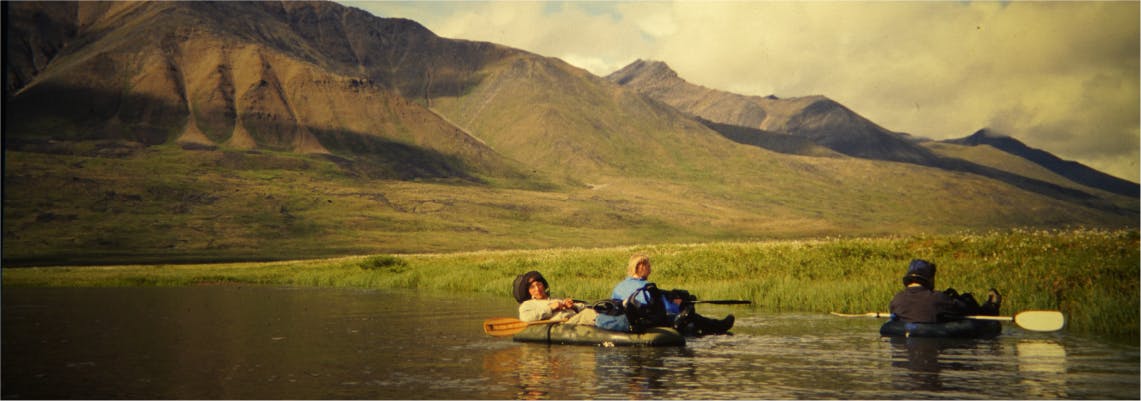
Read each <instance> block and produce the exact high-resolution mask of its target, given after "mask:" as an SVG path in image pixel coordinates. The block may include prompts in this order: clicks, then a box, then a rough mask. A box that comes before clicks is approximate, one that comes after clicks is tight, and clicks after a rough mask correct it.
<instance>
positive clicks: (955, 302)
mask: <svg viewBox="0 0 1141 401" xmlns="http://www.w3.org/2000/svg"><path fill="white" fill-rule="evenodd" d="M979 312H980V310H979V305H978V303H977V302H975V303H974V305H970V304H969V303H967V302H964V301H963V300H961V299H958V298H954V297H952V296H950V295H947V294H944V293H942V292H937V291H932V290H928V289H926V288H924V287H920V286H916V287H907V288H905V289H904V290H903V291H900V292H899V293H897V294H895V297H894V298H892V299H891V313H892V314H893V315H895V316H896V317H897V318H898V319H900V320H903V321H905V322H909V323H937V322H944V321H948V320H955V319H956V317H957V316H966V315H973V314H978V313H979Z"/></svg>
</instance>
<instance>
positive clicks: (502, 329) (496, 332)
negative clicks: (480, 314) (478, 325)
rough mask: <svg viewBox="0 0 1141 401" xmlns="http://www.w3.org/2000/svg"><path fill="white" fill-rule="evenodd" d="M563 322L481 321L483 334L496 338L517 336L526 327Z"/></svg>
mask: <svg viewBox="0 0 1141 401" xmlns="http://www.w3.org/2000/svg"><path fill="white" fill-rule="evenodd" d="M565 321H566V319H555V320H536V321H533V322H524V321H522V320H519V319H516V318H513V317H493V318H491V319H487V320H484V321H483V332H484V333H487V334H488V335H492V336H496V337H506V336H510V335H515V334H518V333H519V332H521V331H523V330H525V329H527V326H531V325H536V324H549V323H561V322H565Z"/></svg>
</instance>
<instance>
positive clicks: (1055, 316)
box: [1014, 310, 1066, 331]
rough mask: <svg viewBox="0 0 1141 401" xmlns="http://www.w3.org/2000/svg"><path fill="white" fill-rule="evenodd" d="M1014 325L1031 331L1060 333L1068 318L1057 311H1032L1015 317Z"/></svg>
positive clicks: (1020, 313)
mask: <svg viewBox="0 0 1141 401" xmlns="http://www.w3.org/2000/svg"><path fill="white" fill-rule="evenodd" d="M1014 324H1017V325H1018V327H1021V328H1024V329H1026V330H1030V331H1058V330H1061V329H1062V327H1063V326H1065V325H1066V317H1065V316H1062V312H1058V311H1056V310H1031V311H1023V312H1019V313H1018V314H1017V315H1014Z"/></svg>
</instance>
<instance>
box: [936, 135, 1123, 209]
mask: <svg viewBox="0 0 1141 401" xmlns="http://www.w3.org/2000/svg"><path fill="white" fill-rule="evenodd" d="M943 142H946V143H953V144H958V145H964V146H979V145H990V146H992V147H994V148H996V149H999V150H1002V151H1004V152H1007V153H1010V154H1012V155H1015V156H1018V157H1021V158H1024V159H1026V160H1029V161H1031V162H1034V163H1035V164H1038V165H1040V166H1042V167H1045V168H1046V169H1047V170H1050V171H1052V172H1054V173H1057V174H1058V175H1060V176H1062V177H1065V178H1067V179H1069V180H1072V181H1074V182H1076V183H1079V184H1082V185H1085V186H1088V187H1092V188H1098V189H1101V190H1104V191H1109V192H1112V193H1115V194H1118V195H1124V196H1129V197H1138V196H1141V186H1139V185H1138V184H1137V183H1135V182H1130V181H1128V180H1123V179H1120V178H1117V177H1114V176H1112V175H1109V174H1106V173H1103V172H1100V171H1097V170H1095V169H1092V168H1090V167H1088V166H1086V165H1084V164H1081V163H1078V162H1074V161H1069V160H1062V159H1061V158H1059V157H1057V156H1054V155H1053V154H1051V153H1050V152H1047V151H1044V150H1041V149H1034V148H1031V147H1029V146H1026V144H1024V143H1022V142H1021V141H1019V140H1017V139H1014V138H1012V137H1009V136H1006V135H1002V134H998V133H995V132H994V131H991V130H988V129H981V130H978V131H977V132H975V133H974V134H971V135H970V136H967V137H964V138H960V139H950V140H946V141H943Z"/></svg>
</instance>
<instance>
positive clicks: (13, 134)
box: [3, 2, 1137, 263]
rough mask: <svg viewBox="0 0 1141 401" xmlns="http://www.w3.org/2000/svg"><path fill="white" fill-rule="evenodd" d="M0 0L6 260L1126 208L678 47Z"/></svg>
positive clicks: (333, 10)
mask: <svg viewBox="0 0 1141 401" xmlns="http://www.w3.org/2000/svg"><path fill="white" fill-rule="evenodd" d="M3 7H4V10H5V11H6V13H7V20H6V22H7V24H6V25H5V29H6V30H7V32H6V35H5V40H6V41H7V45H8V46H7V53H6V55H5V56H6V57H5V60H6V62H7V63H8V67H9V68H8V69H7V70H6V77H5V88H6V89H7V91H6V97H5V99H4V101H5V111H6V112H7V114H6V120H5V124H6V126H5V132H4V142H5V152H6V154H5V156H6V159H5V160H6V165H5V169H4V174H5V176H4V179H5V187H4V188H5V191H4V195H5V197H4V222H5V230H4V234H3V235H4V244H5V245H6V246H5V247H4V250H3V251H4V259H5V261H6V262H13V261H22V262H20V263H41V262H44V261H60V260H66V261H68V262H75V261H80V262H82V261H85V260H87V261H89V260H92V259H94V258H103V260H110V261H112V262H119V261H123V260H130V259H132V258H134V259H135V260H137V259H145V260H159V261H164V260H174V259H177V260H231V259H260V258H301V257H319V256H328V255H341V254H346V253H370V252H371V253H375V252H439V251H455V250H473V249H488V248H493V249H503V248H513V247H524V248H543V247H565V246H605V245H619V244H633V243H657V242H678V241H682V242H692V241H711V240H748V239H757V238H774V237H806V236H815V235H879V234H885V233H891V234H899V233H905V234H906V233H924V232H953V231H957V230H986V229H995V228H1007V227H1041V228H1052V227H1066V226H1074V225H1084V226H1095V227H1122V226H1126V227H1129V226H1133V225H1135V223H1136V216H1137V205H1136V198H1130V197H1123V196H1120V195H1113V194H1111V193H1104V194H1103V193H1101V192H1096V191H1094V190H1091V189H1089V188H1087V187H1081V186H1066V185H1062V184H1058V183H1056V182H1054V181H1049V182H1047V180H1052V179H1053V178H1052V177H1054V176H1053V175H1048V174H1038V173H1035V176H1034V178H1030V177H1027V176H1025V175H1022V173H1021V172H1020V171H1019V172H1016V171H1012V170H1008V169H1004V168H1003V167H1002V166H1001V164H996V165H992V164H985V163H979V162H976V161H969V162H968V161H966V160H965V159H964V160H961V161H956V160H952V161H951V162H948V158H949V156H948V155H949V154H950V153H949V152H947V151H945V150H944V149H938V148H933V147H932V146H930V144H929V143H921V142H918V141H915V140H914V139H913V138H910V137H909V136H907V135H905V134H900V133H893V132H890V131H887V130H885V129H883V128H881V127H878V126H877V125H876V124H874V123H872V122H870V121H868V120H867V119H864V118H863V117H860V116H859V115H857V114H856V113H854V112H852V111H851V110H848V109H847V108H846V107H844V106H843V105H840V104H838V103H836V102H834V101H832V100H829V99H827V98H825V97H822V96H811V97H804V98H796V99H774V98H758V97H744V96H738V95H732V94H726V93H722V92H717V91H712V90H708V89H701V88H698V89H694V88H695V87H692V86H686V85H688V84H684V81H681V80H680V78H677V77H676V74H674V75H673V77H672V78H671V77H670V76H669V71H666V70H668V67H666V69H662V67H664V64H662V65H657V66H655V65H644V66H642V67H641V69H645V70H646V71H653V72H654V73H653V74H650V75H645V74H639V73H637V72H638V70H640V69H627V70H626V71H625V72H624V73H622V74H617V73H616V75H612V76H611V77H610V79H606V78H603V77H597V76H594V75H592V74H590V73H588V72H587V71H584V70H582V69H579V68H575V67H573V66H571V65H569V64H567V63H565V62H563V61H561V60H558V59H554V58H549V57H544V56H542V55H536V54H532V53H528V52H525V51H521V50H517V49H511V48H508V47H504V46H500V45H496V44H492V43H483V42H471V41H463V40H453V39H447V38H441V37H438V36H436V35H435V34H433V33H432V32H430V31H429V30H427V29H425V28H424V27H423V26H421V25H419V24H417V23H415V22H414V21H409V20H404V19H396V18H380V17H375V16H372V15H370V14H368V13H365V12H363V11H360V10H357V9H353V8H349V7H343V6H340V5H337V4H334V3H328V2H209V3H207V2H12V3H4V4H3ZM650 78H653V79H650ZM638 82H642V83H644V84H646V85H645V87H644V88H643V87H638V85H637V84H638ZM655 91H660V92H661V93H667V94H670V95H669V96H664V97H663V96H659V95H658V94H655V93H658V92H655ZM673 98H678V99H688V100H685V101H684V102H677V101H676V99H675V100H670V99H673ZM697 111H700V112H697ZM746 123H747V125H742V124H746ZM940 145H942V146H955V147H961V146H959V145H953V144H946V143H944V144H940ZM956 149H957V148H956ZM940 163H959V164H958V167H955V168H948V167H947V165H946V164H940ZM964 172H969V173H970V174H964ZM1063 181H1064V180H1063ZM37 261H39V262H37Z"/></svg>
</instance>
